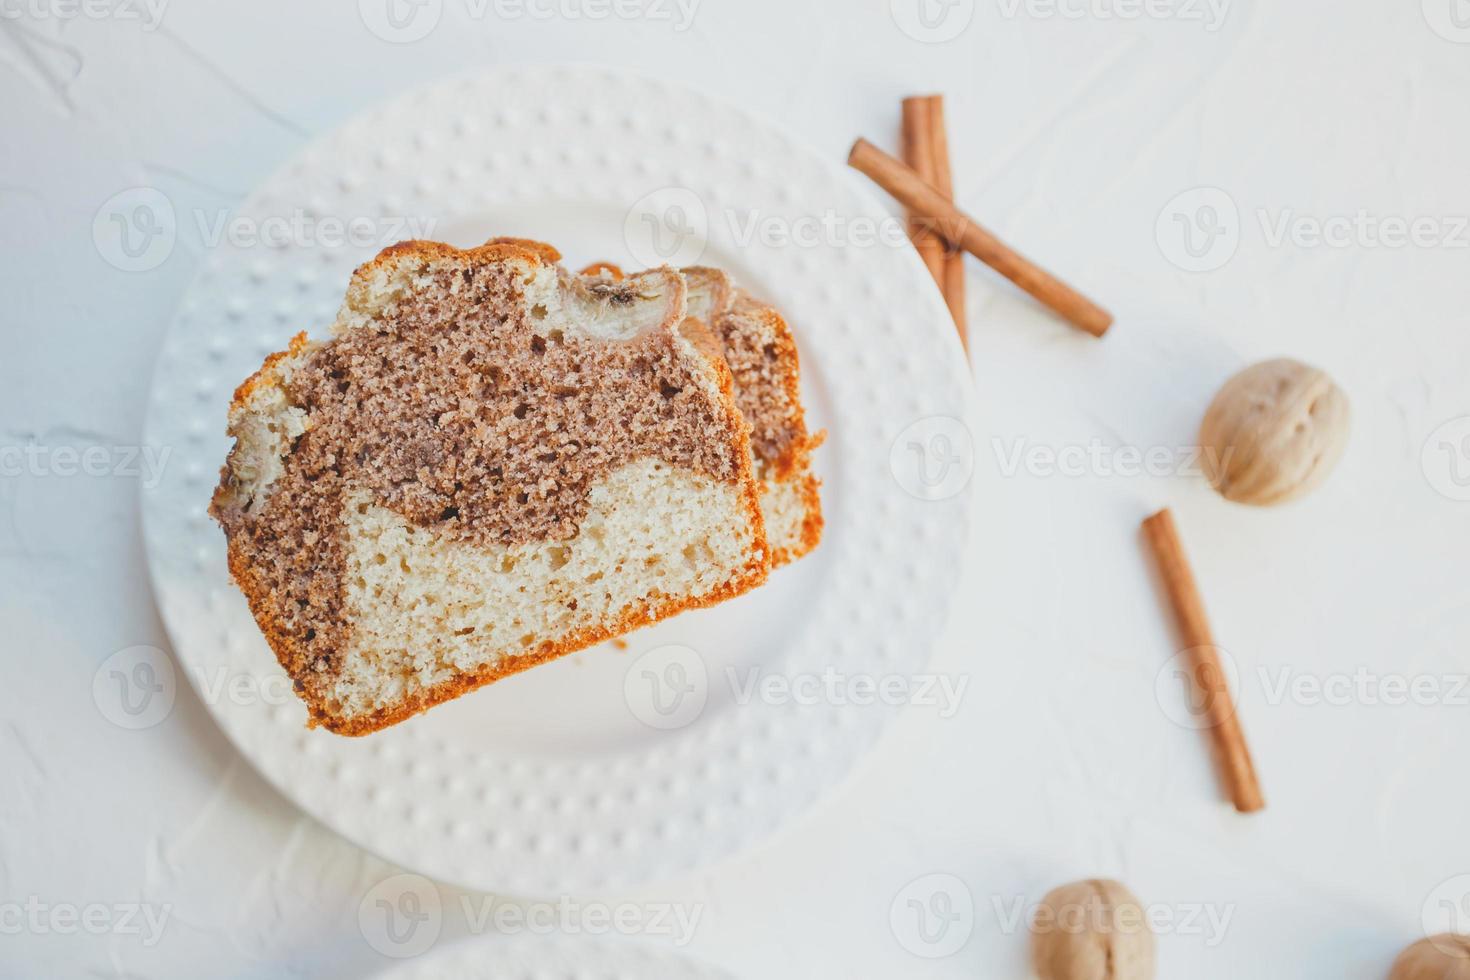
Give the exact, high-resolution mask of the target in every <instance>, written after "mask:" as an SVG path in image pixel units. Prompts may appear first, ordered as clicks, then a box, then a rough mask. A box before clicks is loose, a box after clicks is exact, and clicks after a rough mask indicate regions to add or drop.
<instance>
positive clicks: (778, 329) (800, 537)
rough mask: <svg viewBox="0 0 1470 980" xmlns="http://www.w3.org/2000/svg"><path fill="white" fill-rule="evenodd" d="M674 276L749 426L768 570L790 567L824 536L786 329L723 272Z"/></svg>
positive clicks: (608, 270) (810, 440)
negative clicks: (712, 338) (721, 359)
mask: <svg viewBox="0 0 1470 980" xmlns="http://www.w3.org/2000/svg"><path fill="white" fill-rule="evenodd" d="M680 271H681V272H682V274H683V276H684V281H685V282H686V284H687V286H688V292H689V300H688V315H689V316H690V317H692V318H695V319H698V320H700V321H702V322H704V323H707V324H709V326H710V328H711V329H712V330H713V331H714V333H715V334H716V336H718V337H719V340H720V345H721V349H722V352H723V354H724V356H725V360H726V362H727V363H728V364H729V366H730V370H731V372H732V374H733V375H734V378H735V403H736V404H737V405H738V406H739V407H740V411H741V413H742V414H743V415H744V416H745V420H746V421H747V422H749V423H750V426H751V440H750V447H751V450H752V452H753V453H754V455H755V473H756V478H757V479H758V480H759V481H760V483H761V511H762V513H763V515H764V518H765V526H766V539H767V540H768V541H769V542H770V545H771V561H772V564H773V565H784V564H786V563H787V562H791V561H795V560H796V559H798V558H800V557H801V556H803V555H805V554H806V553H807V552H809V551H811V550H812V549H813V548H815V547H816V546H817V542H818V541H820V540H821V537H822V501H821V497H820V495H819V494H818V487H820V486H821V481H820V480H818V479H817V477H816V475H815V474H814V473H813V472H812V466H811V453H812V450H813V449H815V448H816V447H817V446H818V445H820V444H821V441H822V434H821V433H817V434H815V435H813V434H811V433H810V432H808V431H807V426H806V413H805V411H804V410H803V408H802V404H801V384H800V365H799V363H798V360H797V355H796V341H795V340H794V339H793V338H792V335H791V328H790V327H788V326H787V325H786V321H785V319H783V318H782V316H781V314H780V313H778V312H776V310H775V308H774V307H772V306H770V305H769V304H766V303H762V302H760V301H759V300H757V299H755V298H753V297H751V296H750V295H749V294H748V293H746V292H744V291H743V290H741V289H738V288H737V287H736V286H735V284H734V283H733V282H732V281H731V279H730V277H729V276H728V275H727V274H726V273H724V272H722V271H721V270H719V269H712V268H707V267H704V266H691V267H689V268H686V269H681V270H680ZM583 272H584V274H586V275H596V276H599V277H602V278H604V279H608V280H611V281H617V280H619V279H620V278H621V277H622V275H623V273H622V270H621V269H619V268H618V267H617V266H616V265H613V264H611V263H608V262H598V263H595V264H593V265H590V266H588V267H587V268H586V269H585V270H583Z"/></svg>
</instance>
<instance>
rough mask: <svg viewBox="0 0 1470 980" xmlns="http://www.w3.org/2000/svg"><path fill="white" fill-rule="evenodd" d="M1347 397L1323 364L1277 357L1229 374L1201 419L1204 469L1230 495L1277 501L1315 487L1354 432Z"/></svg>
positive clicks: (1229, 497)
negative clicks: (1305, 362)
mask: <svg viewBox="0 0 1470 980" xmlns="http://www.w3.org/2000/svg"><path fill="white" fill-rule="evenodd" d="M1348 414H1349V413H1348V401H1347V396H1346V395H1344V394H1343V393H1342V389H1341V388H1339V387H1338V386H1337V385H1336V384H1334V383H1333V381H1332V379H1331V378H1330V377H1328V376H1327V374H1326V373H1325V372H1323V371H1319V370H1318V369H1317V368H1314V367H1311V366H1310V365H1307V364H1303V363H1301V362H1300V361H1293V360H1290V359H1288V358H1278V359H1276V360H1272V361H1262V362H1261V363H1259V364H1252V365H1251V366H1250V367H1248V368H1246V369H1245V370H1244V371H1241V372H1240V373H1239V374H1237V375H1235V376H1234V377H1232V378H1231V379H1230V380H1229V381H1226V382H1225V384H1224V386H1223V387H1221V389H1220V392H1219V394H1217V395H1215V400H1214V401H1213V402H1211V403H1210V407H1209V410H1208V411H1206V412H1205V420H1204V422H1203V424H1201V426H1200V432H1199V439H1200V448H1201V449H1202V450H1203V457H1202V459H1203V466H1204V471H1205V476H1207V477H1208V478H1209V481H1210V484H1211V485H1212V486H1214V488H1215V489H1216V490H1218V491H1220V494H1221V495H1222V496H1223V497H1225V499H1226V500H1233V501H1235V502H1237V503H1242V504H1256V505H1259V506H1270V505H1272V504H1279V503H1284V502H1285V501H1288V500H1292V499H1294V498H1296V497H1300V496H1302V495H1303V494H1305V493H1307V492H1308V491H1310V490H1312V489H1314V488H1315V487H1317V486H1318V485H1319V484H1321V483H1322V481H1323V480H1325V479H1327V475H1328V474H1329V473H1331V472H1332V468H1333V467H1334V466H1336V465H1337V461H1338V459H1339V458H1340V457H1341V456H1342V452H1343V449H1345V448H1346V447H1347V439H1348Z"/></svg>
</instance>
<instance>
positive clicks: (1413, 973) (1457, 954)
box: [1388, 932, 1470, 980]
mask: <svg viewBox="0 0 1470 980" xmlns="http://www.w3.org/2000/svg"><path fill="white" fill-rule="evenodd" d="M1388 978H1389V980H1470V936H1460V935H1455V934H1454V933H1448V932H1447V933H1442V934H1441V935H1438V936H1430V937H1429V938H1428V939H1421V940H1419V941H1418V942H1417V943H1415V944H1414V945H1412V946H1410V947H1409V948H1408V949H1406V950H1404V951H1403V952H1402V953H1400V954H1399V958H1398V959H1396V960H1394V961H1393V970H1392V971H1391V972H1390V973H1389V975H1388Z"/></svg>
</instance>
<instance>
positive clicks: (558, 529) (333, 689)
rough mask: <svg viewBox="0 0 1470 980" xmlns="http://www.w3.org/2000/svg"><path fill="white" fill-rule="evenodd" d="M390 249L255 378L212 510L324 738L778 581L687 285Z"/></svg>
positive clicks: (742, 442) (710, 345) (425, 249)
mask: <svg viewBox="0 0 1470 980" xmlns="http://www.w3.org/2000/svg"><path fill="white" fill-rule="evenodd" d="M559 259H560V256H559V255H558V254H557V252H556V251H555V250H554V249H552V248H551V247H550V246H547V245H542V244H540V243H538V242H528V241H523V240H517V239H496V240H493V241H491V242H489V243H487V244H485V245H483V246H481V247H479V248H473V249H469V250H464V251H461V250H459V249H455V248H452V247H450V246H448V245H442V244H438V243H434V242H406V243H402V244H399V245H395V246H392V247H391V248H388V249H385V250H384V251H383V252H382V253H381V254H380V255H378V257H377V258H375V259H374V260H372V261H371V262H368V263H367V264H365V265H363V266H362V267H360V268H359V269H358V270H357V271H356V272H355V273H354V274H353V277H352V281H351V284H350V286H349V288H348V292H347V297H346V301H345V302H344V304H343V306H342V309H341V311H340V312H339V314H338V317H337V321H336V323H335V324H334V325H333V327H332V336H331V338H330V339H328V340H325V341H310V340H308V339H307V338H306V337H305V335H299V336H297V337H296V338H295V339H294V340H293V341H292V342H291V345H290V347H289V349H287V350H286V351H284V352H281V353H279V354H274V355H272V356H271V357H270V358H268V359H267V360H266V363H265V364H264V366H262V368H261V369H260V370H259V371H258V372H257V373H256V374H255V375H254V376H253V377H251V378H250V379H249V380H247V381H246V382H245V383H244V384H242V385H241V386H240V388H239V389H238V390H237V391H236V393H235V399H234V402H233V404H232V405H231V407H230V413H229V432H230V434H231V435H232V436H234V438H235V446H234V448H233V449H232V451H231V452H230V454H229V457H228V460H227V461H226V463H225V466H224V468H223V470H222V471H221V477H220V483H219V487H218V488H217V490H216V491H215V494H214V499H213V502H212V505H211V508H210V510H211V513H212V514H213V515H214V517H215V518H216V519H217V520H218V521H219V523H220V524H221V526H222V527H223V528H224V531H225V535H226V538H227V541H228V552H229V564H230V571H231V573H232V575H233V576H234V579H235V581H236V582H237V583H238V585H239V586H240V588H241V590H242V591H243V592H244V593H245V595H246V597H247V599H248V600H249V603H250V607H251V611H252V612H253V613H254V616H255V619H256V621H257V623H258V624H259V626H260V628H261V630H262V632H263V633H264V634H265V636H266V639H267V640H268V641H269V642H270V645H271V647H272V648H273V649H274V650H275V653H276V656H277V658H278V659H279V660H280V662H281V664H282V666H283V667H284V668H285V669H286V671H287V672H288V673H289V674H290V675H291V677H292V678H293V680H294V681H295V686H296V690H297V692H298V693H299V694H300V696H301V697H302V699H303V700H304V701H305V702H306V705H307V708H308V710H309V714H310V723H311V724H312V725H323V726H325V727H327V728H328V729H330V730H331V731H334V732H337V733H339V734H344V735H362V734H366V733H368V732H372V731H376V730H378V729H380V728H383V727H385V726H387V725H391V724H394V723H395V722H398V721H401V720H403V719H404V718H407V717H409V716H410V715H412V714H414V713H416V712H419V711H423V710H424V709H426V708H429V707H431V706H433V705H435V704H437V703H439V702H442V701H445V700H448V699H450V698H454V697H457V696H459V695H460V694H463V693H465V692H467V691H470V690H472V689H474V688H476V687H479V686H480V685H482V684H487V683H489V682H491V681H494V680H497V679H499V678H501V677H504V676H506V675H508V674H511V673H514V672H516V671H520V670H523V669H525V668H527V667H531V666H533V665H535V664H539V663H542V662H545V661H547V660H550V659H552V658H555V657H558V656H561V655H562V654H565V653H569V652H571V651H574V650H578V649H581V648H584V647H587V646H590V645H592V644H594V643H597V642H599V641H601V640H603V639H606V638H608V637H612V636H617V635H619V634H622V633H625V632H627V631H629V630H631V629H634V628H636V627H638V626H641V625H644V624H646V623H650V622H653V621H655V620H658V619H662V618H665V617H667V616H671V615H673V614H675V613H677V612H680V611H681V610H684V609H689V608H692V607H696V606H705V605H710V604H712V603H715V602H718V601H720V600H723V599H726V598H729V597H731V596H735V595H738V594H740V593H742V592H745V591H747V590H748V589H751V588H753V587H754V586H756V585H759V584H760V583H761V582H762V581H764V580H765V578H766V575H767V573H768V571H769V568H770V555H769V549H768V547H767V545H766V537H765V531H764V527H763V522H762V517H761V507H760V485H759V483H758V482H757V481H756V479H755V477H754V474H753V472H752V463H751V452H750V439H749V425H748V424H747V423H746V422H745V420H744V418H743V416H742V415H741V413H740V410H739V408H738V407H737V406H736V404H735V401H734V393H733V385H732V378H731V375H730V371H729V368H728V367H727V366H726V364H725V361H724V359H723V358H722V357H721V356H720V355H719V353H718V344H717V342H716V341H715V340H714V338H713V337H711V336H710V335H709V334H708V333H707V332H706V331H704V330H703V329H702V328H701V327H700V325H699V324H698V323H697V322H696V321H691V320H689V319H688V318H687V317H686V311H687V287H686V284H685V280H684V278H683V277H682V276H680V275H679V274H678V273H677V272H673V271H671V270H668V269H660V270H653V271H650V272H647V273H643V274H641V275H637V276H631V277H627V278H625V279H622V280H619V281H610V280H608V279H606V278H592V277H582V276H577V275H574V274H572V273H569V272H567V271H566V270H565V269H563V268H562V267H561V266H560V265H559V264H558V260H559Z"/></svg>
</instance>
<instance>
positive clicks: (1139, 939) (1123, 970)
mask: <svg viewBox="0 0 1470 980" xmlns="http://www.w3.org/2000/svg"><path fill="white" fill-rule="evenodd" d="M1031 959H1032V962H1033V963H1034V964H1035V966H1036V973H1037V975H1038V976H1040V977H1041V980H1152V978H1153V976H1154V934H1153V932H1152V931H1151V930H1150V929H1149V925H1148V917H1147V916H1146V915H1145V914H1144V910H1143V904H1142V903H1141V902H1139V900H1138V899H1137V897H1135V896H1134V894H1133V893H1132V892H1130V891H1129V890H1128V889H1127V888H1125V887H1124V886H1123V885H1121V884H1119V883H1118V882H1116V881H1109V880H1106V879H1096V878H1095V879H1089V880H1087V881H1074V882H1072V883H1071V884H1069V885H1062V886H1061V887H1059V888H1054V889H1052V890H1051V891H1050V892H1048V893H1047V895H1046V897H1045V898H1043V899H1042V900H1041V905H1040V906H1038V907H1037V909H1036V914H1035V916H1034V917H1033V919H1032V921H1031Z"/></svg>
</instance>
